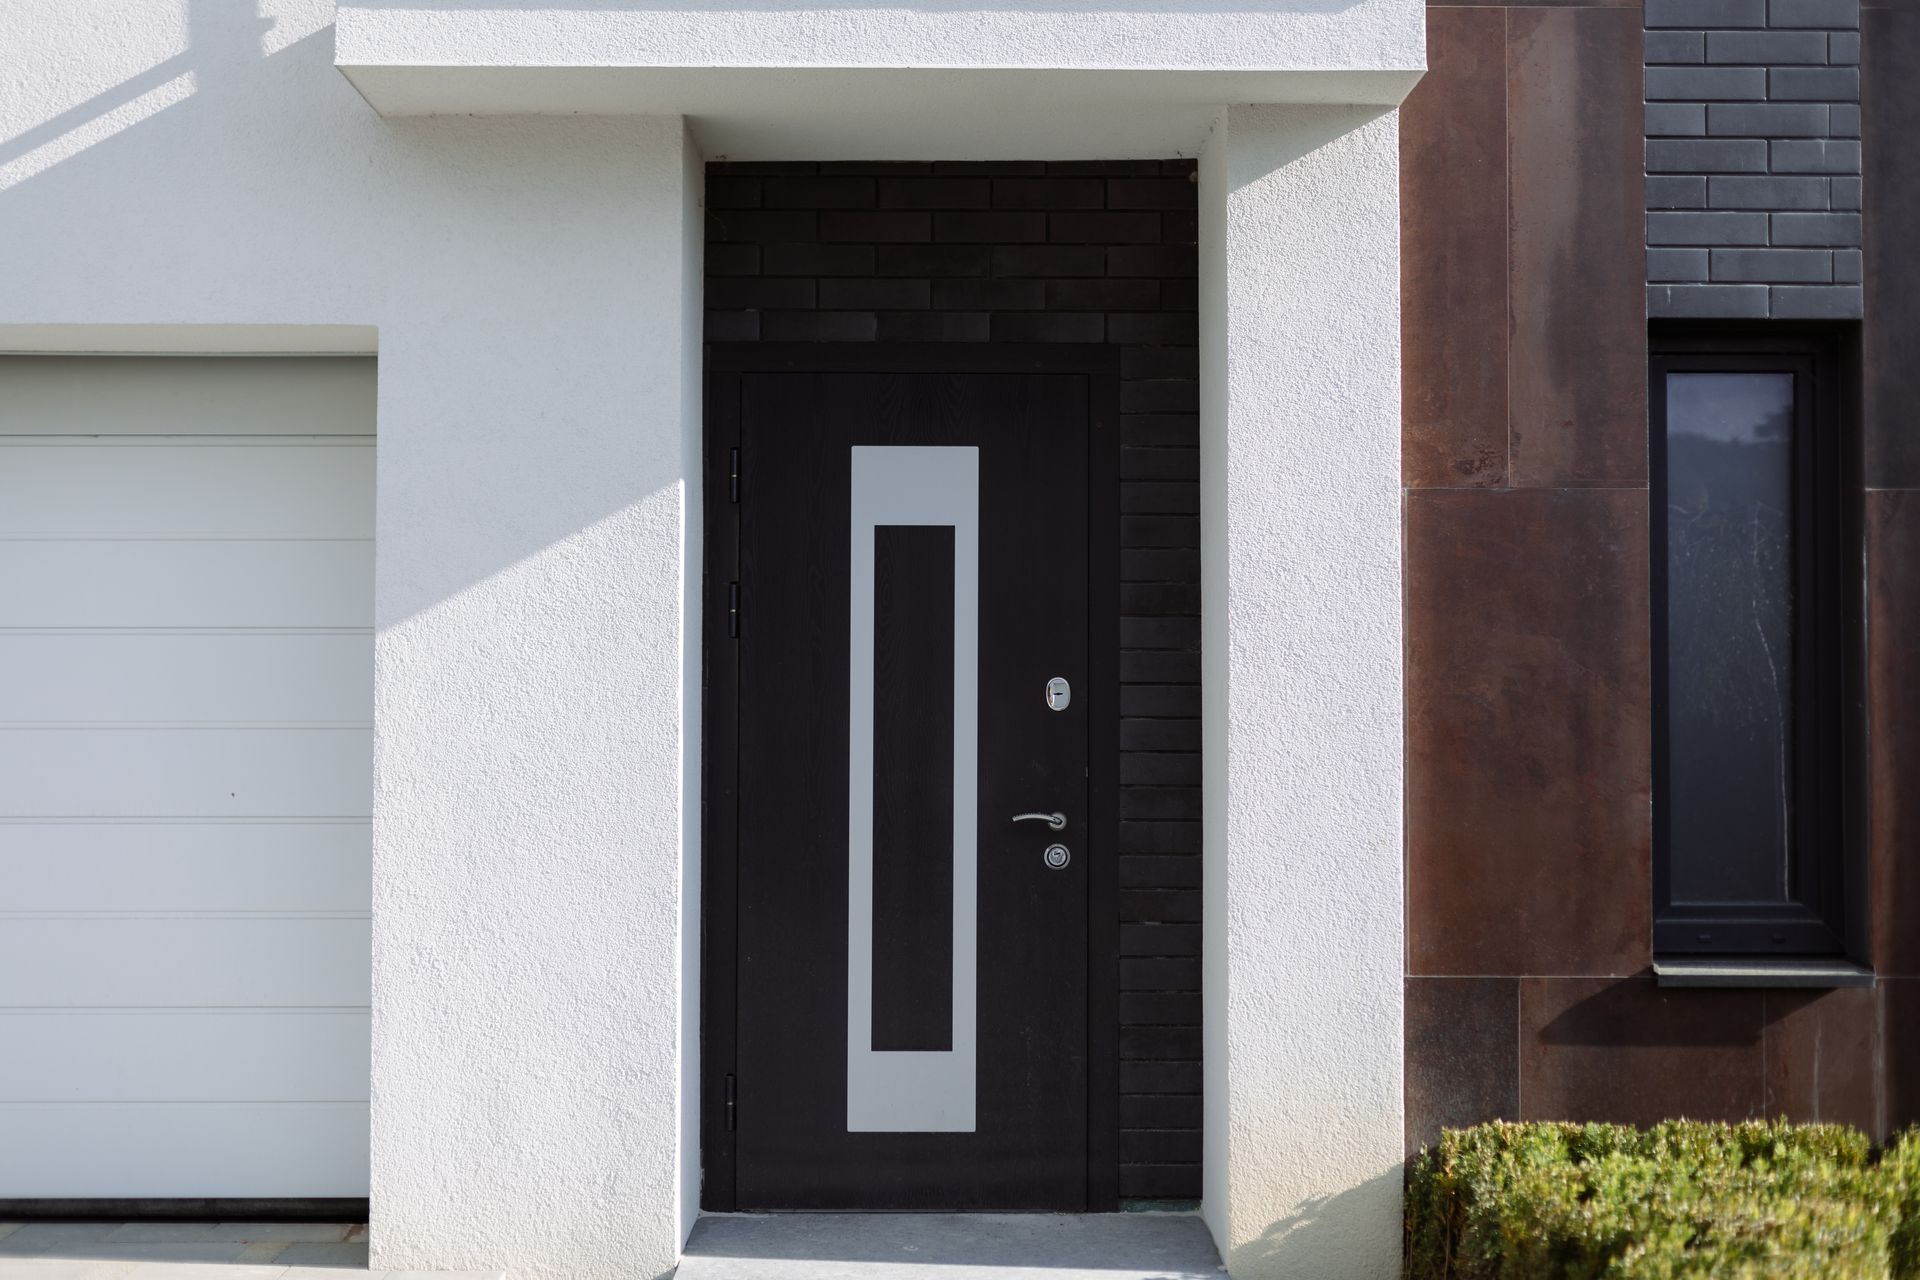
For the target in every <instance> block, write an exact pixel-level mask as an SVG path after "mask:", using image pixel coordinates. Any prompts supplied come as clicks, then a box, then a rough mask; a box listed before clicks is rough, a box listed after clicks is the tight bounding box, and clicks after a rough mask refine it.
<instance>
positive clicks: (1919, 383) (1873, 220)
mask: <svg viewBox="0 0 1920 1280" xmlns="http://www.w3.org/2000/svg"><path fill="white" fill-rule="evenodd" d="M1860 57H1861V63H1862V65H1861V68H1860V72H1861V75H1860V111H1861V117H1860V128H1861V144H1860V155H1861V162H1862V166H1863V172H1862V185H1861V193H1862V199H1863V202H1864V205H1865V209H1864V226H1865V230H1866V254H1867V259H1866V260H1867V262H1868V263H1870V264H1871V267H1872V269H1871V270H1869V271H1867V272H1866V273H1865V283H1866V308H1867V322H1866V324H1865V325H1863V326H1862V327H1861V338H1862V340H1863V342H1864V344H1865V347H1866V351H1865V364H1866V388H1865V391H1866V397H1865V399H1866V404H1865V408H1866V424H1867V429H1866V441H1865V444H1866V481H1867V484H1868V485H1869V486H1874V487H1882V488H1909V489H1910V488H1920V361H1917V360H1915V359H1914V358H1913V353H1914V351H1915V350H1920V285H1917V282H1920V236H1915V235H1914V234H1913V218H1914V211H1915V210H1916V209H1920V146H1915V145H1914V139H1915V138H1916V137H1920V85H1916V82H1915V75H1914V69H1915V68H1916V67H1920V5H1912V4H1908V5H1905V6H1903V7H1898V8H1878V7H1872V8H1867V7H1863V8H1862V10H1861V13H1860Z"/></svg>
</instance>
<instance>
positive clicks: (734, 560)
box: [700, 343, 1120, 1213]
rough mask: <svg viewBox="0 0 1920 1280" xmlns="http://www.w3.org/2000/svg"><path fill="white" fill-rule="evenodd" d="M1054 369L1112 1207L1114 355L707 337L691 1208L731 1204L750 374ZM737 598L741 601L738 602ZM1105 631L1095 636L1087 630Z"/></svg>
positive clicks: (1099, 1205) (1095, 1183)
mask: <svg viewBox="0 0 1920 1280" xmlns="http://www.w3.org/2000/svg"><path fill="white" fill-rule="evenodd" d="M778 372H794V373H883V374H884V373H1060V374H1076V373H1077V374H1082V375H1084V376H1085V377H1086V379H1087V427H1088V433H1087V526H1088V527H1087V627H1088V645H1087V662H1088V672H1089V676H1090V684H1091V686H1092V688H1091V689H1090V690H1089V693H1090V694H1093V695H1096V697H1095V698H1094V699H1090V705H1092V706H1096V707H1104V708H1105V710H1104V711H1103V712H1102V713H1100V714H1097V715H1090V716H1088V718H1087V771H1088V776H1087V784H1088V786H1087V792H1088V804H1089V808H1090V813H1089V823H1088V831H1087V842H1088V845H1089V864H1090V867H1092V868H1098V869H1100V873H1099V874H1090V875H1089V876H1088V879H1087V1152H1086V1156H1087V1208H1088V1210H1089V1211H1096V1212H1098V1211H1111V1210H1114V1209H1117V1208H1118V1207H1119V1175H1120V1151H1119V1145H1120V1009H1119V1005H1120V922H1119V915H1120V909H1119V896H1120V874H1119V836H1120V776H1119V775H1120V417H1119V403H1120V353H1119V350H1118V349H1117V348H1114V347H1109V346H1095V345H1081V344H1068V343H1062V344H1050V345H1031V346H1029V345H1018V346H1016V345H1007V346H994V345H988V344H978V345H974V344H964V343H947V344H935V343H715V344H710V345H709V346H708V347H707V348H706V388H705V390H706V395H705V403H704V412H703V417H704V441H703V449H702V458H701V471H702V486H703V488H702V500H703V507H704V511H703V523H704V532H705V545H704V549H703V552H702V557H703V560H702V576H703V582H702V589H701V646H700V647H701V668H702V670H701V677H702V678H701V725H702V730H701V777H700V806H701V822H700V832H701V836H700V843H701V876H700V884H701V894H700V1154H701V1173H702V1179H701V1188H700V1207H701V1208H702V1209H704V1210H706V1211H708V1212H715V1213H725V1212H730V1211H732V1210H733V1209H734V1207H735V1181H734V1170H735V1163H734V1145H735V1144H734V1135H733V1130H732V1127H731V1125H732V1120H733V1103H734V1097H733V1090H732V1081H733V1079H734V1076H735V1068H736V1061H737V1044H736V1040H737V1023H736V1018H737V1008H736V1005H737V992H738V981H739V973H738V946H739V938H738V928H737V925H738V917H737V912H738V902H739V892H738V889H739V866H738V855H739V844H738V839H739V832H738V809H737V804H738V789H737V786H736V784H735V779H736V776H737V767H738V759H739V667H738V663H737V661H736V658H735V653H736V650H735V649H734V648H733V647H732V636H731V634H730V623H731V622H732V620H733V618H734V612H733V611H734V608H735V604H736V602H735V601H734V599H733V598H732V596H731V592H730V590H729V584H731V583H733V582H735V581H737V578H736V576H735V574H736V572H737V567H738V564H739V546H740V522H739V518H738V516H737V514H736V510H737V507H736V500H737V498H736V483H735V479H734V472H733V453H732V451H733V450H734V449H735V448H736V447H737V446H738V443H739V440H740V385H741V381H742V377H743V375H746V374H750V373H778ZM748 607H749V608H750V607H751V605H750V604H749V605H748ZM1102 636H1104V637H1105V639H1104V641H1102V640H1101V639H1100V637H1102Z"/></svg>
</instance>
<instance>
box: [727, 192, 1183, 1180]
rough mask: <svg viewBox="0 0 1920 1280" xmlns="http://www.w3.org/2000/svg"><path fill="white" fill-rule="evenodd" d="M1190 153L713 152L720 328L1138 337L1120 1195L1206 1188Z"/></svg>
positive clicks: (1133, 374) (846, 338) (1129, 522)
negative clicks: (902, 159) (778, 159)
mask: <svg viewBox="0 0 1920 1280" xmlns="http://www.w3.org/2000/svg"><path fill="white" fill-rule="evenodd" d="M1195 194H1196V193H1195V187H1194V183H1193V164H1192V162H1191V161H1181V160H1173V161H1157V160H1140V161H1123V162H1114V163H1024V164H990V165H989V164H934V163H911V164H817V165H815V164H714V165H709V166H708V169H707V281H706V288H707V308H708V309H707V340H708V341H709V342H756V341H758V342H974V343H992V342H1001V343H1034V342H1075V343H1106V344H1110V345H1113V346H1117V347H1119V348H1120V349H1121V370H1122V382H1121V387H1120V408H1121V415H1122V416H1121V428H1120V430H1121V445H1122V449H1121V464H1120V475H1121V511H1122V543H1123V549H1122V552H1121V584H1120V600H1121V613H1122V615H1123V616H1122V618H1121V622H1120V634H1119V636H1117V637H1116V638H1115V643H1117V644H1118V645H1119V646H1120V672H1121V680H1122V682H1123V687H1122V689H1121V715H1122V717H1123V719H1122V722H1121V759H1120V777H1121V794H1120V811H1121V826H1120V877H1121V880H1120V883H1121V891H1120V946H1121V962H1120V966H1121V996H1120V1018H1121V1028H1120V1055H1121V1063H1120V1088H1121V1100H1120V1109H1121V1134H1120V1159H1121V1171H1120V1194H1121V1195H1122V1196H1123V1197H1128V1198H1148V1199H1194V1198H1197V1197H1198V1196H1199V1195H1200V1164H1199V1161H1200V551H1199V547H1200V528H1199V524H1200V521H1199V512H1200V490H1199V474H1200V471H1199V447H1198V446H1199V424H1198V418H1197V416H1196V415H1197V411H1198V408H1199V386H1198V383H1197V382H1196V380H1195V379H1196V374H1197V365H1196V352H1195V348H1194V344H1195V340H1196V325H1197V319H1196V282H1195V275H1196V269H1197V255H1196V250H1195V247H1194V242H1195V239H1196V212H1195V210H1196V198H1195Z"/></svg>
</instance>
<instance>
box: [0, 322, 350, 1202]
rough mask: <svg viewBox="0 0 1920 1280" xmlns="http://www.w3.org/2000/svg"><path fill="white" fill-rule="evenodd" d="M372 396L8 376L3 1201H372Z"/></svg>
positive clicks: (339, 388) (222, 382) (58, 364)
mask: <svg viewBox="0 0 1920 1280" xmlns="http://www.w3.org/2000/svg"><path fill="white" fill-rule="evenodd" d="M373 385H374V382H373V364H372V362H371V361H367V360H347V359H313V360H285V359H239V358H235V359H106V358H100V359H93V358H85V357H73V358H42V357H25V356H15V357H0V672H4V675H0V1199H18V1198H27V1199H40V1198H64V1197H79V1198H89V1199H91V1198H122V1197H136V1198H145V1197H222V1198H253V1197H331V1196H351V1197H358V1196H364V1195H366V1194H367V1079H368V1050H367V1045H368V1014H367V1005H368V999H369V996H368V989H369V960H368V928H369V926H368V906H369V903H368V895H369V869H368V831H369V829H368V814H369V811H370V803H371V794H372V776H371V775H372V737H373V734H372V725H371V720H372V715H373V641H372V623H373V420H374V418H373Z"/></svg>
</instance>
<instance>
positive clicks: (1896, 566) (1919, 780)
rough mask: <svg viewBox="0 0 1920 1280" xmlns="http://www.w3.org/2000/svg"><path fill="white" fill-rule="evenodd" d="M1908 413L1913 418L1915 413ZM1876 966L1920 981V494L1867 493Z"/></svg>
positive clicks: (1871, 839) (1915, 491) (1901, 491)
mask: <svg viewBox="0 0 1920 1280" xmlns="http://www.w3.org/2000/svg"><path fill="white" fill-rule="evenodd" d="M1913 408H1914V407H1913V406H1909V411H1912V410H1913ZM1866 515H1867V520H1866V523H1867V600H1868V605H1867V718H1868V728H1867V732H1868V738H1869V741H1870V742H1871V743H1872V750H1871V752H1870V753H1869V759H1870V767H1869V778H1870V781H1869V786H1870V788H1871V791H1870V798H1869V804H1868V812H1869V813H1870V815H1871V818H1870V834H1869V837H1868V843H1869V849H1870V851H1871V854H1870V858H1871V861H1870V867H1869V883H1870V884H1871V886H1872V887H1871V897H1872V902H1873V931H1872V932H1873V940H1874V956H1873V960H1874V966H1875V968H1876V969H1878V971H1879V972H1881V973H1883V974H1887V975H1889V976H1894V977H1902V978H1912V977H1920V857H1917V856H1915V846H1916V844H1920V489H1897V490H1880V491H1877V492H1869V493H1868V494H1867V510H1866Z"/></svg>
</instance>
